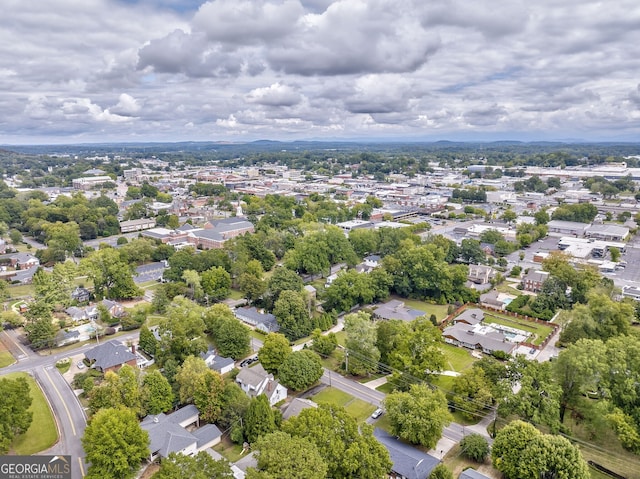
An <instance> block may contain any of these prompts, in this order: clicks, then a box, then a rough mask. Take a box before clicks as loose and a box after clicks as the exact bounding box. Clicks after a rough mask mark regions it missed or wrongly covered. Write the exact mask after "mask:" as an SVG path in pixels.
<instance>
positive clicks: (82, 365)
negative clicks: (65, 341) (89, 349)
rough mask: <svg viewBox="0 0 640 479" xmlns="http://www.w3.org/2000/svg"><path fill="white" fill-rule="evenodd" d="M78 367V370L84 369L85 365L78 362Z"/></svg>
mask: <svg viewBox="0 0 640 479" xmlns="http://www.w3.org/2000/svg"><path fill="white" fill-rule="evenodd" d="M76 366H78V369H84V363H83V362H82V361H78V364H76Z"/></svg>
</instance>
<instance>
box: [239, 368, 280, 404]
mask: <svg viewBox="0 0 640 479" xmlns="http://www.w3.org/2000/svg"><path fill="white" fill-rule="evenodd" d="M236 382H237V383H238V384H239V385H240V387H241V388H242V390H243V391H244V392H245V393H246V394H247V396H249V397H251V398H254V397H256V396H259V395H260V394H264V395H265V396H267V399H268V400H269V404H271V405H272V406H275V405H276V404H277V403H279V402H280V401H282V400H283V399H287V388H285V387H284V386H283V385H282V384H280V383H279V382H278V380H276V379H274V377H273V374H270V373H267V372H266V371H265V370H264V368H263V367H262V364H256V365H255V366H254V367H252V368H242V369H241V370H240V372H239V373H238V375H237V376H236Z"/></svg>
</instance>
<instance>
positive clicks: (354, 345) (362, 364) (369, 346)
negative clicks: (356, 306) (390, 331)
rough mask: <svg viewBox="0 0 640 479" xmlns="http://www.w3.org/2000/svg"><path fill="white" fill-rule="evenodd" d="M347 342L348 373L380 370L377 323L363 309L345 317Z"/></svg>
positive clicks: (365, 372)
mask: <svg viewBox="0 0 640 479" xmlns="http://www.w3.org/2000/svg"><path fill="white" fill-rule="evenodd" d="M344 330H345V332H346V333H347V339H346V342H345V345H346V349H347V354H348V360H347V373H349V374H354V375H364V374H369V373H373V372H376V371H377V370H378V361H379V360H380V351H379V350H378V348H377V347H376V339H377V334H376V323H374V322H373V321H372V320H371V315H370V314H368V313H365V312H363V311H359V312H357V313H352V314H348V315H347V316H345V318H344Z"/></svg>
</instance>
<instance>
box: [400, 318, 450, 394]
mask: <svg viewBox="0 0 640 479" xmlns="http://www.w3.org/2000/svg"><path fill="white" fill-rule="evenodd" d="M407 329H408V331H407V332H405V333H403V334H402V335H401V336H398V337H397V338H396V339H397V345H396V348H395V349H394V350H393V351H392V352H391V353H390V354H389V364H390V365H391V366H393V367H394V368H396V369H397V370H398V372H394V374H393V377H392V379H391V381H392V382H393V383H394V384H396V385H397V386H398V387H399V388H400V389H403V390H407V389H408V387H409V385H410V384H412V383H415V382H416V381H419V380H426V379H427V378H428V377H429V376H430V375H431V374H433V373H434V372H436V371H442V369H443V368H444V364H445V358H444V353H443V352H442V349H441V348H440V344H441V342H442V333H441V332H440V329H438V328H437V327H436V326H434V325H433V324H432V323H431V321H429V319H428V318H427V317H426V316H421V317H419V318H416V319H414V320H413V321H411V323H409V325H408V327H407Z"/></svg>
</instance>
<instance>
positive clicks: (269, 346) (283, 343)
mask: <svg viewBox="0 0 640 479" xmlns="http://www.w3.org/2000/svg"><path fill="white" fill-rule="evenodd" d="M290 354H291V346H289V340H288V339H287V338H286V337H285V336H284V335H283V334H279V333H269V334H268V335H267V337H266V338H265V339H264V343H263V345H262V347H261V348H260V351H258V359H259V360H260V364H262V367H263V368H264V369H265V371H267V372H269V373H271V374H275V373H277V372H278V368H279V367H280V366H281V365H282V363H283V362H284V360H285V359H287V356H289V355H290Z"/></svg>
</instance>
